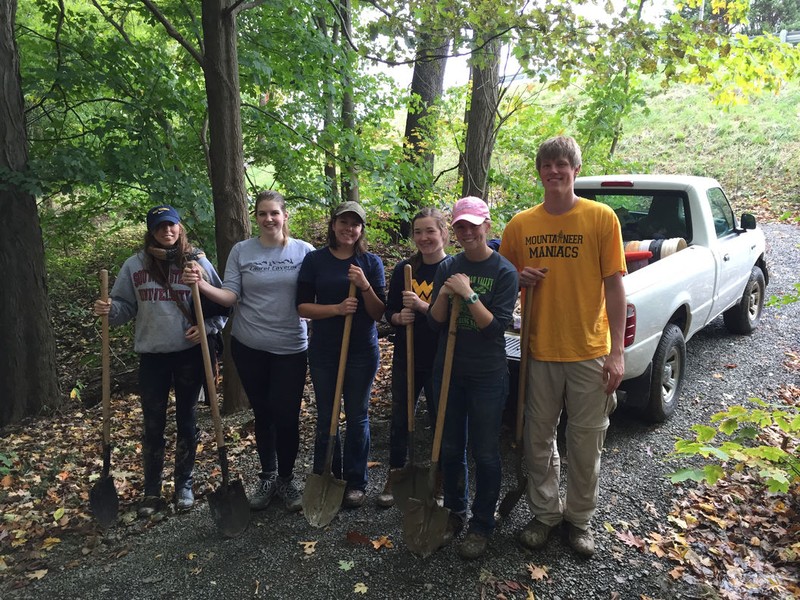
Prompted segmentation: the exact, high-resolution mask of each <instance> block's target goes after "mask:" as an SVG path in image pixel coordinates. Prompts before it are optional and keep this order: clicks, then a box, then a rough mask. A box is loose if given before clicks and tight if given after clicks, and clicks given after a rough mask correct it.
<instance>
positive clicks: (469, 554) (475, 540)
mask: <svg viewBox="0 0 800 600" xmlns="http://www.w3.org/2000/svg"><path fill="white" fill-rule="evenodd" d="M488 547H489V536H487V535H483V534H482V533H477V532H476V531H470V532H469V533H468V534H467V537H465V538H464V541H462V542H461V543H460V544H459V545H458V555H459V556H460V557H461V558H464V559H466V560H474V559H476V558H480V557H481V556H483V555H484V554H486V549H487V548H488Z"/></svg>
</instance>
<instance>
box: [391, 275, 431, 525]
mask: <svg viewBox="0 0 800 600" xmlns="http://www.w3.org/2000/svg"><path fill="white" fill-rule="evenodd" d="M404 275H405V288H406V291H407V292H411V291H413V288H412V286H411V265H409V264H407V265H406V266H405V272H404ZM406 386H407V387H408V394H407V411H408V464H407V465H406V466H405V467H403V468H402V469H396V470H394V471H392V472H391V473H390V474H389V477H390V478H391V480H392V492H393V493H394V500H395V502H396V503H397V507H398V508H399V509H400V510H401V511H402V512H405V511H406V508H407V507H408V499H409V498H425V497H426V496H427V495H428V490H427V489H426V487H425V485H426V483H427V481H428V472H427V471H426V470H425V468H424V467H420V466H418V465H417V464H416V462H415V460H414V407H415V406H416V403H417V397H416V394H415V392H416V387H415V385H414V323H413V322H412V323H409V324H408V325H406Z"/></svg>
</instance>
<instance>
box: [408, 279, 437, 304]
mask: <svg viewBox="0 0 800 600" xmlns="http://www.w3.org/2000/svg"><path fill="white" fill-rule="evenodd" d="M411 288H412V289H413V290H414V293H415V294H416V295H417V296H419V297H420V298H421V299H422V300H424V301H425V302H427V303H428V304H430V303H431V294H433V282H432V281H417V280H416V279H412V280H411Z"/></svg>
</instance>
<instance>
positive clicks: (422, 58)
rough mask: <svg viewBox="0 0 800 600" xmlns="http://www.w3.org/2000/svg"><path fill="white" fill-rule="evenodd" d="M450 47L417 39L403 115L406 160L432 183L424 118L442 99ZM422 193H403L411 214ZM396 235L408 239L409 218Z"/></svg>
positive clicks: (425, 38) (439, 41)
mask: <svg viewBox="0 0 800 600" xmlns="http://www.w3.org/2000/svg"><path fill="white" fill-rule="evenodd" d="M449 46H450V41H449V39H444V40H443V39H433V38H432V37H431V36H429V35H423V36H422V37H421V38H420V42H419V45H418V46H417V55H416V60H415V61H414V74H413V76H412V78H411V98H412V100H411V101H412V102H413V103H414V105H412V106H409V108H408V112H407V113H406V131H405V144H404V148H405V154H406V160H408V161H409V162H411V163H414V164H422V165H424V166H425V169H426V171H427V172H428V174H429V175H430V177H431V180H433V159H434V156H433V152H432V151H431V148H430V144H429V143H428V132H427V129H426V125H425V118H426V117H427V116H428V115H429V114H430V108H431V106H433V105H434V103H436V102H437V101H438V100H439V99H440V98H441V97H442V91H443V89H444V70H445V66H446V65H447V50H448V48H449ZM417 99H418V100H417ZM417 102H418V104H417ZM423 191H424V190H422V189H420V187H416V188H414V189H412V188H410V187H408V186H406V188H405V189H404V190H403V195H404V197H405V199H406V200H407V201H408V203H409V204H410V205H411V209H410V212H411V213H415V212H417V211H418V210H419V209H420V208H421V206H422V201H423ZM399 233H400V237H403V238H407V237H409V236H410V234H411V219H410V218H409V219H404V220H403V221H401V223H400V231H399Z"/></svg>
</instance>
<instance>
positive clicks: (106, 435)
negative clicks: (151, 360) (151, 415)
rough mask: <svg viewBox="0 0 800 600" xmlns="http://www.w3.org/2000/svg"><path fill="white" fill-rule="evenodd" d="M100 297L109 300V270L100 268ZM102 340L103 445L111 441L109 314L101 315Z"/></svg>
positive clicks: (105, 300)
mask: <svg viewBox="0 0 800 600" xmlns="http://www.w3.org/2000/svg"><path fill="white" fill-rule="evenodd" d="M100 299H101V300H102V301H103V302H108V271H107V270H106V269H101V270H100ZM100 341H101V348H102V352H101V358H100V362H101V365H102V371H103V372H102V383H101V385H102V401H103V445H104V446H108V445H109V444H110V443H111V360H110V353H109V346H110V336H109V332H108V315H107V314H106V315H103V316H102V317H100Z"/></svg>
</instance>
